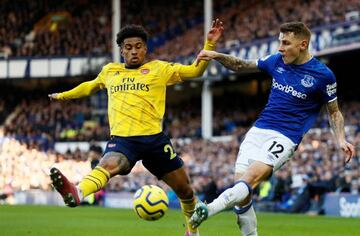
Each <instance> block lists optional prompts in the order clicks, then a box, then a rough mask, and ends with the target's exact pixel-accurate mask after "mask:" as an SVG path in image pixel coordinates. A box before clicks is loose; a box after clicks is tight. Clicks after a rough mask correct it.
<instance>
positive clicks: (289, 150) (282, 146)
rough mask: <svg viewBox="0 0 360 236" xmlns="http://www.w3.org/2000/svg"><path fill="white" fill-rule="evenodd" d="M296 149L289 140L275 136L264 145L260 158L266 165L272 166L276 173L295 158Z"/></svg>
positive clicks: (281, 136) (279, 135)
mask: <svg viewBox="0 0 360 236" xmlns="http://www.w3.org/2000/svg"><path fill="white" fill-rule="evenodd" d="M295 149H296V145H295V144H294V143H293V142H292V141H291V140H290V139H289V138H287V137H285V136H283V135H281V134H278V135H276V134H275V135H272V136H271V137H270V138H269V139H268V140H267V141H266V142H265V143H264V144H263V146H262V148H261V152H260V155H259V156H260V157H261V158H262V161H263V162H264V163H266V164H269V165H272V166H273V171H274V172H275V171H277V170H278V169H279V168H280V167H281V166H283V165H284V164H285V163H286V162H287V161H289V160H290V159H291V158H292V157H293V155H294V152H295Z"/></svg>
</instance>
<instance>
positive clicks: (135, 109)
mask: <svg viewBox="0 0 360 236" xmlns="http://www.w3.org/2000/svg"><path fill="white" fill-rule="evenodd" d="M177 68H178V66H176V65H172V64H170V63H167V62H163V61H151V62H148V63H146V64H144V65H142V66H141V67H139V68H137V69H127V68H125V67H124V64H120V63H110V64H107V65H106V66H104V68H103V69H102V71H101V73H100V74H99V75H98V77H97V78H96V80H98V83H99V84H101V85H103V86H104V87H106V88H107V94H108V115H109V124H110V130H111V135H116V136H139V135H151V134H157V133H159V132H160V131H161V122H162V118H163V116H164V112H165V97H166V86H167V85H171V84H175V83H178V82H180V81H181V78H180V76H179V73H178V71H177Z"/></svg>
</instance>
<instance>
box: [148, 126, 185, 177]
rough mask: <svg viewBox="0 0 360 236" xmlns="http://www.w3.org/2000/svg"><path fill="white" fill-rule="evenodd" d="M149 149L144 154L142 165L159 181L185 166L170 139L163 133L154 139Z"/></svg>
mask: <svg viewBox="0 0 360 236" xmlns="http://www.w3.org/2000/svg"><path fill="white" fill-rule="evenodd" d="M147 147H148V148H147V149H146V150H145V151H144V152H143V153H142V156H143V157H142V163H143V165H144V166H145V168H146V169H148V170H149V171H150V172H151V173H152V174H153V175H155V176H156V177H157V178H158V179H163V177H164V176H165V175H166V174H168V173H170V172H172V171H175V170H177V169H180V168H181V167H182V166H183V165H184V162H183V161H182V160H181V158H180V157H179V156H178V155H177V153H176V152H175V150H174V148H173V145H172V144H171V141H170V139H169V138H168V137H167V136H166V135H164V134H163V133H160V134H159V135H157V137H156V138H155V139H152V140H151V142H150V143H149V144H148V146H147Z"/></svg>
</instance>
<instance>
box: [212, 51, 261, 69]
mask: <svg viewBox="0 0 360 236" xmlns="http://www.w3.org/2000/svg"><path fill="white" fill-rule="evenodd" d="M215 60H217V61H218V62H220V63H221V64H222V65H223V66H225V67H226V68H228V69H230V70H233V71H236V72H242V71H244V70H258V68H257V66H256V61H255V60H243V59H240V58H238V57H234V56H231V55H226V54H223V53H219V55H218V56H217V57H216V58H215Z"/></svg>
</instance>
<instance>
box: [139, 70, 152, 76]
mask: <svg viewBox="0 0 360 236" xmlns="http://www.w3.org/2000/svg"><path fill="white" fill-rule="evenodd" d="M149 72H150V70H149V69H142V70H141V74H143V75H146V74H148V73H149Z"/></svg>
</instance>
